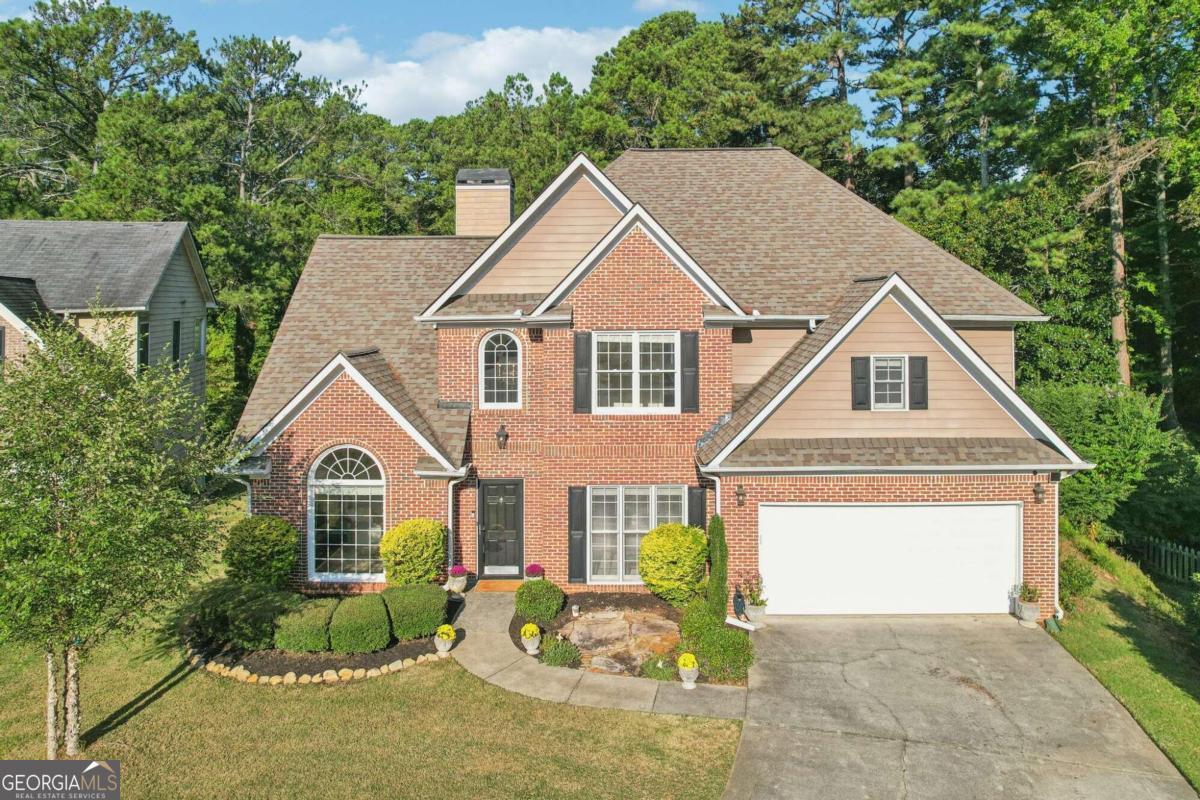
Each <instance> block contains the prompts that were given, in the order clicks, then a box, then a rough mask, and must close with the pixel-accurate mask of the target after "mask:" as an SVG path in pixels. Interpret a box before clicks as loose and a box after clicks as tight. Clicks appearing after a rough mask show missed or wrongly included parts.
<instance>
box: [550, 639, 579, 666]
mask: <svg viewBox="0 0 1200 800" xmlns="http://www.w3.org/2000/svg"><path fill="white" fill-rule="evenodd" d="M579 659H580V656H579V648H578V647H576V646H575V644H574V643H573V642H572V641H571V640H570V639H564V638H562V637H561V636H555V637H554V638H553V639H551V640H550V642H549V644H543V645H542V663H543V664H546V665H548V666H551V667H578V666H579Z"/></svg>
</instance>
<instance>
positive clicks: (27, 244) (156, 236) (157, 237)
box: [0, 220, 188, 311]
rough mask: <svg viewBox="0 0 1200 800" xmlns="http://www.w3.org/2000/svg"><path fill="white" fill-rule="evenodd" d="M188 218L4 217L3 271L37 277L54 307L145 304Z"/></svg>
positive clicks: (0, 223) (0, 229)
mask: <svg viewBox="0 0 1200 800" xmlns="http://www.w3.org/2000/svg"><path fill="white" fill-rule="evenodd" d="M187 230H188V226H187V223H186V222H76V221H72V220H0V275H11V276H14V277H20V278H30V279H33V280H36V281H37V285H38V292H39V293H40V294H41V296H42V299H43V300H44V301H45V303H46V305H48V306H49V307H50V308H52V309H54V310H56V311H62V310H68V309H72V310H75V309H85V308H88V307H90V306H91V304H92V303H93V302H94V301H95V300H96V299H97V297H99V299H100V301H101V304H102V305H105V306H109V307H112V308H143V307H145V306H146V305H147V304H148V303H149V302H150V296H151V295H152V294H153V293H154V289H155V287H156V286H158V281H159V278H160V277H161V276H162V274H163V270H164V269H165V268H166V266H167V263H168V262H169V261H170V260H171V255H172V254H173V253H174V252H175V248H176V247H178V246H179V243H180V240H181V239H182V238H183V236H184V235H185V234H186V233H187Z"/></svg>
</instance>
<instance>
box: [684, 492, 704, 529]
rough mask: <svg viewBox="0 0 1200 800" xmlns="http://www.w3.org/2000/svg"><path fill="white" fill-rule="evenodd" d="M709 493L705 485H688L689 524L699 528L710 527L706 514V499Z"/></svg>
mask: <svg viewBox="0 0 1200 800" xmlns="http://www.w3.org/2000/svg"><path fill="white" fill-rule="evenodd" d="M707 495H708V492H707V490H706V489H705V488H704V487H703V486H689V487H688V525H695V526H696V527H697V528H704V529H707V528H708V517H707V516H706V515H705V509H704V504H705V499H706V496H707Z"/></svg>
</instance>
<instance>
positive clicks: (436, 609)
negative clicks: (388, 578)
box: [383, 584, 449, 641]
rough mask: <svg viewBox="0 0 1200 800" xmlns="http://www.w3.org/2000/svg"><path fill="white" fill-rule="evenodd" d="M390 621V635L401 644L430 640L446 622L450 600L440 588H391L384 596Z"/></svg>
mask: <svg viewBox="0 0 1200 800" xmlns="http://www.w3.org/2000/svg"><path fill="white" fill-rule="evenodd" d="M383 602H384V603H385V604H386V605H387V610H388V614H389V615H390V616H391V618H392V633H393V634H395V636H396V638H397V639H399V640H400V641H406V640H408V639H419V638H421V637H422V636H432V635H433V632H434V631H436V630H437V629H438V626H439V625H441V624H442V623H443V622H445V621H446V605H447V603H448V602H449V597H448V595H447V593H446V591H445V590H444V589H442V587H440V586H434V585H432V584H425V585H423V586H393V587H392V588H390V589H386V590H384V592H383Z"/></svg>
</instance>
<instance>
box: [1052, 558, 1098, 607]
mask: <svg viewBox="0 0 1200 800" xmlns="http://www.w3.org/2000/svg"><path fill="white" fill-rule="evenodd" d="M1095 583H1096V573H1094V572H1092V568H1091V567H1090V566H1088V563H1087V562H1086V561H1084V560H1083V559H1082V558H1078V557H1076V556H1067V557H1066V558H1064V559H1063V560H1062V562H1061V563H1060V564H1059V565H1058V596H1059V598H1060V599H1061V600H1062V604H1063V608H1065V609H1067V610H1068V611H1074V610H1075V603H1076V601H1077V600H1079V598H1081V597H1086V596H1087V595H1088V594H1089V593H1090V592H1091V591H1092V586H1093V584H1095Z"/></svg>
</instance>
